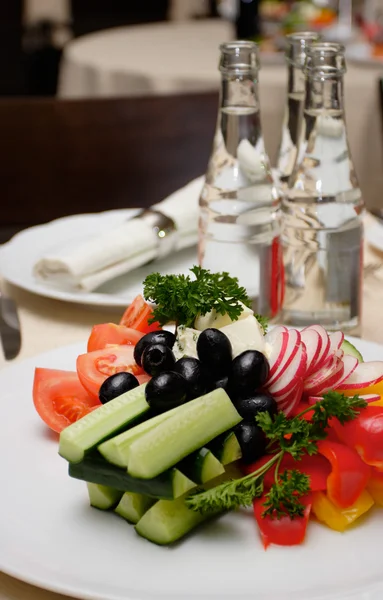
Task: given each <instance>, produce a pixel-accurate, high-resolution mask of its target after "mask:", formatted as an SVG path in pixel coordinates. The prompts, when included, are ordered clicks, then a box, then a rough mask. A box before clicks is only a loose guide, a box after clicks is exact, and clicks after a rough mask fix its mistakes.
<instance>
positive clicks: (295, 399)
mask: <svg viewBox="0 0 383 600" xmlns="http://www.w3.org/2000/svg"><path fill="white" fill-rule="evenodd" d="M301 398H302V383H299V384H298V385H297V386H296V387H295V388H294V390H293V391H292V392H291V394H290V395H289V397H288V398H286V400H285V401H284V402H283V403H281V404H278V408H279V410H281V411H282V412H284V413H285V415H286V417H288V416H289V415H291V413H292V412H293V411H294V409H295V408H296V407H297V406H298V404H299V402H300V401H301Z"/></svg>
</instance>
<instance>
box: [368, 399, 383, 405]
mask: <svg viewBox="0 0 383 600" xmlns="http://www.w3.org/2000/svg"><path fill="white" fill-rule="evenodd" d="M368 406H383V399H382V397H380V400H375V402H369V404H368Z"/></svg>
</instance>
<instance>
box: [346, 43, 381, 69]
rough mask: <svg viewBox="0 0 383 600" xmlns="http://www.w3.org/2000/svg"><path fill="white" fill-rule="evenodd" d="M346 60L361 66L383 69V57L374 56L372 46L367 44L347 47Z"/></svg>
mask: <svg viewBox="0 0 383 600" xmlns="http://www.w3.org/2000/svg"><path fill="white" fill-rule="evenodd" d="M346 58H347V60H348V61H350V62H354V63H357V64H360V65H369V66H371V67H378V68H380V69H383V57H379V56H374V55H373V53H372V46H371V44H368V43H366V42H360V43H355V44H349V45H348V46H346Z"/></svg>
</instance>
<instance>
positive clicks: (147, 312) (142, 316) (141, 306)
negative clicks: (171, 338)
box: [120, 296, 161, 333]
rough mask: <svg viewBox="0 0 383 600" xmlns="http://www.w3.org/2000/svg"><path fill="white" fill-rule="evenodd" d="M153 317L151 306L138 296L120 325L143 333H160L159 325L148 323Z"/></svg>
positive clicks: (125, 313) (123, 316)
mask: <svg viewBox="0 0 383 600" xmlns="http://www.w3.org/2000/svg"><path fill="white" fill-rule="evenodd" d="M152 316H153V311H152V309H151V308H150V306H149V304H147V303H146V302H145V300H144V299H143V297H142V296H137V297H136V298H135V299H134V300H133V302H132V304H130V305H129V306H128V308H127V309H126V311H125V312H124V314H123V315H122V318H121V321H120V325H125V327H131V328H132V329H136V330H137V331H142V332H143V333H149V331H158V329H161V325H160V324H159V323H152V324H151V325H149V323H148V321H149V319H150V318H151V317H152Z"/></svg>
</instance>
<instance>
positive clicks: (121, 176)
mask: <svg viewBox="0 0 383 600" xmlns="http://www.w3.org/2000/svg"><path fill="white" fill-rule="evenodd" d="M351 1H352V0H350V1H349V0H339V1H338V0H298V1H293V0H145V1H143V0H129V1H126V0H2V1H1V3H0V36H1V43H2V49H3V52H1V54H0V137H1V139H2V140H3V142H4V140H5V141H6V143H5V144H4V143H3V144H2V145H1V148H2V149H1V150H0V178H1V180H2V181H3V182H4V184H5V185H4V190H3V202H2V212H1V216H0V242H4V241H6V240H8V239H9V238H10V237H11V235H13V234H14V233H15V232H16V231H18V230H20V229H22V228H24V227H26V226H29V225H34V224H38V223H43V222H47V221H49V220H51V219H54V218H57V217H60V216H63V215H67V214H73V213H80V212H98V211H100V210H106V209H110V208H123V207H127V206H136V205H139V206H143V205H146V206H149V205H151V204H152V203H153V202H156V201H159V200H161V199H162V198H163V197H165V196H166V195H167V194H169V193H171V192H172V191H174V190H175V189H178V188H179V187H181V186H182V185H185V184H186V183H187V182H188V181H189V180H190V179H192V178H193V177H196V176H198V175H201V174H202V173H204V171H205V169H206V164H207V160H208V157H209V152H210V147H211V140H212V137H213V132H214V125H215V116H216V108H217V93H218V88H219V72H218V68H217V66H218V55H219V51H218V45H219V43H220V42H221V41H228V39H235V38H237V39H245V38H246V39H254V40H256V41H258V42H260V48H261V65H262V70H261V74H260V93H261V115H262V120H263V131H264V135H265V139H266V145H267V149H268V153H269V155H270V157H271V159H272V160H273V159H275V155H276V150H277V146H278V143H279V139H280V132H281V123H282V118H283V108H284V102H285V97H286V95H285V94H286V73H287V70H286V65H285V62H284V58H283V48H282V46H281V43H280V42H281V40H283V36H284V35H285V34H286V33H289V32H292V31H295V30H303V29H306V30H307V29H317V30H318V31H322V30H328V31H329V30H330V29H331V27H332V25H335V26H336V25H337V24H339V22H340V21H341V20H342V19H343V21H344V18H347V14H349V13H347V11H349V8H350V6H351V4H350V2H351ZM342 7H343V8H342ZM340 9H342V10H343V12H345V17H342V16H341V15H340ZM352 9H353V15H352V19H353V22H352V31H353V35H354V38H355V36H356V41H359V40H362V39H363V41H364V42H365V41H366V40H368V43H369V45H370V48H372V50H371V52H372V53H373V55H374V58H375V59H376V60H375V63H377V62H378V60H379V54H380V53H381V48H382V45H381V41H382V34H381V23H380V21H381V14H382V10H381V7H380V0H364V1H362V0H354V2H353V4H352ZM161 24H162V25H166V26H167V27H168V28H167V29H164V30H163V31H164V32H165V31H166V35H165V33H164V36H163V38H161V44H162V46H161V48H159V46H158V45H157V44H158V43H157V41H155V38H152V35H151V33H150V32H151V31H153V32H154V31H157V32H159V31H160V30H159V29H158V28H157V29H151V28H153V27H157V26H158V27H162V25H161ZM192 25H193V26H194V29H190V32H189V30H188V29H183V28H185V27H191V26H192ZM342 26H347V27H350V26H351V25H350V23H348V24H347V23H346V25H345V24H344V23H343V25H342ZM118 27H120V28H121V27H122V28H123V29H122V30H121V31H123V35H124V36H125V38H126V40H128V39H129V37H131V36H134V32H135V31H136V33H137V35H136V37H134V38H133V37H131V39H132V40H133V39H134V40H135V41H134V44H133V41H132V48H133V51H131V50H129V52H128V51H127V52H126V54H124V53H123V52H122V53H120V55H119V56H114V57H112V56H110V57H108V52H109V50H108V46H107V45H105V49H104V47H103V46H102V43H104V42H103V41H102V40H104V41H105V44H106V43H107V37H105V38H104V37H102V36H100V38H99V39H100V44H99V50H100V52H99V56H98V57H97V61H99V63H100V69H99V72H97V73H95V72H94V71H95V70H97V69H93V66H91V68H89V70H88V71H87V70H84V71H79V73H76V70H75V68H74V67H73V66H72V67H73V68H71V72H70V73H66V72H65V68H67V70H68V64H65V56H66V55H67V57H69V58H70V56H71V55H70V52H71V49H72V47H73V51H74V49H75V48H76V47H77V48H80V46H79V45H78V43H77V41H78V40H81V39H82V38H83V36H87V35H88V34H94V35H98V34H100V33H101V34H102V33H103V30H110V28H118ZM139 27H143V28H145V29H139ZM207 27H212V32H215V33H214V35H213V34H212V35H210V33H209V32H210V30H208V29H207ZM115 31H117V30H116V29H115ZM141 31H142V32H144V31H145V34H144V33H142V35H141ZM185 31H186V32H188V33H187V35H184V32H185ZM176 32H178V33H176ZM199 32H201V33H199ZM137 36H138V37H137ZM112 37H113V36H109V40H110V43H111V41H112ZM205 38H207V39H205ZM84 39H87V38H84ZM351 41H352V43H353V45H355V44H354V42H355V39H353V40H351ZM101 42H102V43H101ZM171 44H172V46H171ZM166 45H168V46H169V47H168V48H167V51H168V52H171V57H172V60H171V61H168V64H166V65H164V64H161V60H160V56H161V52H162V51H163V49H164V47H165V46H166ZM182 45H183V46H185V48H186V50H185V52H186V54H185V56H186V59H187V60H186V59H184V54H183V53H182V52H181V53H179V52H178V49H181V46H182ZM356 45H357V44H356ZM208 46H209V49H210V50H209V52H210V53H209V52H208V51H207V49H208ZM156 49H158V52H157V50H156ZM170 49H171V50H170ZM83 50H84V51H85V46H84V47H83ZM178 54H179V56H177V55H178ZM270 57H271V58H270ZM346 57H347V53H346ZM108 58H109V59H110V63H111V62H112V59H113V60H116V61H117V62H118V64H117V62H116V68H115V72H111V73H110V74H109V75H110V76H109V75H108V77H109V79H107V77H106V75H105V72H104V71H103V67H102V64H103V63H105V61H106V60H108ZM176 58H177V61H178V64H176V62H177V61H176ZM117 59H118V60H117ZM173 60H174V73H173V72H172V68H173ZM95 61H96V58H95ZM145 61H146V62H145ZM182 61H184V63H182ZM193 61H194V62H193ZM67 62H68V61H67ZM69 62H70V61H69ZM164 62H165V61H162V63H164ZM370 62H371V61H370ZM105 64H106V63H105ZM125 65H126V68H127V69H128V68H129V69H133V70H135V69H136V67H137V69H136V70H137V72H138V71H139V70H140V69H141V75H140V77H136V81H133V80H132V81H133V83H130V80H128V79H126V81H125V80H124V79H123V78H122V79H121V81H119V77H120V75H121V71H122V70H123V68H124V66H125ZM148 65H149V66H148ZM382 65H383V61H382ZM165 67H166V69H167V70H166V69H165V71H164V68H165ZM194 67H195V72H193V73H192V70H193V68H194ZM145 69H150V71H151V72H150V78H151V81H150V85H149V86H146V84H145V85H144V86H142V85H141V83H142V81H141V80H143V79H144V77H143V75H146V73H145ZM133 74H134V73H133ZM380 75H381V71H380V69H379V64H378V65H377V64H374V65H371V64H370V65H369V64H366V65H364V64H363V63H360V64H359V63H358V60H354V61H352V60H351V59H348V73H347V75H346V79H345V87H346V117H347V123H348V136H349V142H350V145H351V151H352V154H353V157H354V161H355V164H356V170H357V174H358V177H359V180H360V183H361V187H362V191H363V192H364V195H365V201H366V204H367V206H370V207H371V206H378V205H380V204H383V201H381V196H382V194H381V190H382V189H383V174H382V168H381V167H382V165H383V147H382V146H383V145H382V136H381V124H380V123H381V99H380V88H379V82H380ZM155 78H156V81H155V83H154V79H155ZM166 78H167V79H166ZM106 79H107V81H106ZM165 79H166V81H165ZM60 80H61V88H60ZM105 81H106V82H105ZM134 86H136V87H135V89H134V90H133V89H132V88H133V87H134ZM189 94H191V96H190V98H189ZM195 94H197V96H198V94H201V96H200V97H194V95H195ZM179 95H181V97H182V98H183V101H182V102H181V101H177V97H178V96H179ZM154 103H155V104H154ZM174 107H176V110H174ZM170 113H171V115H172V122H171V124H169V125H167V127H168V132H171V131H173V129H174V131H176V130H177V131H178V134H177V135H178V138H177V148H176V144H175V143H173V145H172V144H171V141H170V139H171V137H172V136H174V135H175V134H174V133H169V135H168V136H166V135H165V136H164V135H163V133H164V131H163V130H160V129H159V128H160V127H161V123H162V126H163V127H165V122H166V123H167V121H164V118H165V117H164V115H165V116H166V115H169V114H170ZM197 114H198V119H197V118H196V115H197ZM177 119H179V122H176V120H177ZM169 127H170V129H169ZM181 131H182V135H181V133H180V132H181ZM143 136H144V137H143ZM157 138H158V139H157ZM144 139H145V140H146V141H145V142H144V141H143V140H144ZM148 140H150V141H151V142H152V144H148ZM173 142H174V140H173ZM138 150H140V151H141V154H142V155H143V156H145V159H144V158H142V160H141V162H140V163H139V164H137V161H138V160H139V157H140V156H141V154H140V151H138ZM151 152H152V154H151ZM181 155H182V156H183V159H182V160H181ZM165 158H166V160H165ZM176 160H178V162H175V161H176ZM148 164H150V165H151V168H152V169H153V165H154V164H155V165H156V168H155V170H154V171H153V175H152V176H151V177H149V178H148V177H146V176H145V173H146V171H147V166H148ZM175 164H177V168H175ZM132 173H134V174H135V176H134V177H131V174H132ZM31 198H33V201H31Z"/></svg>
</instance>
